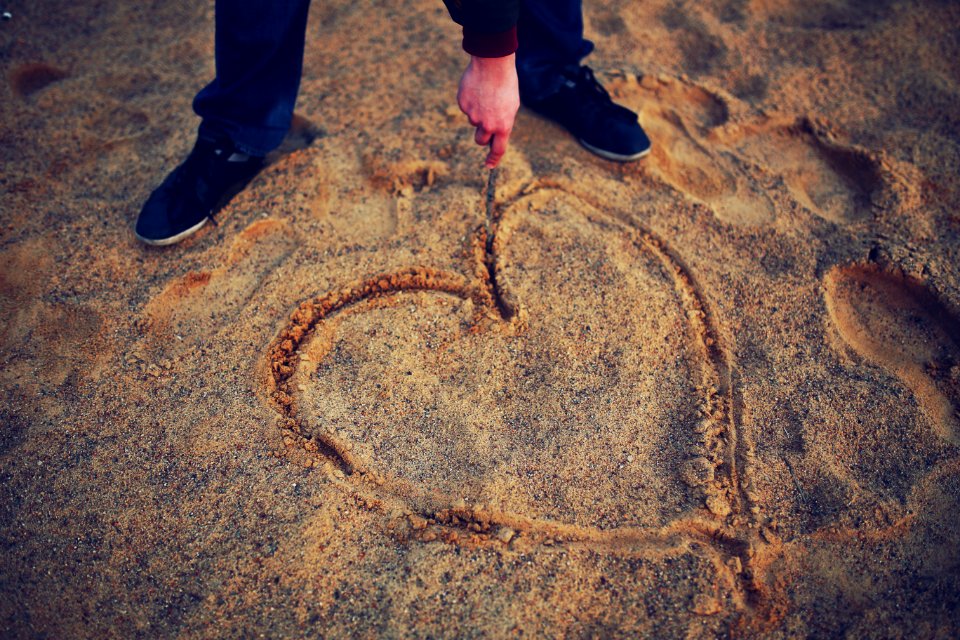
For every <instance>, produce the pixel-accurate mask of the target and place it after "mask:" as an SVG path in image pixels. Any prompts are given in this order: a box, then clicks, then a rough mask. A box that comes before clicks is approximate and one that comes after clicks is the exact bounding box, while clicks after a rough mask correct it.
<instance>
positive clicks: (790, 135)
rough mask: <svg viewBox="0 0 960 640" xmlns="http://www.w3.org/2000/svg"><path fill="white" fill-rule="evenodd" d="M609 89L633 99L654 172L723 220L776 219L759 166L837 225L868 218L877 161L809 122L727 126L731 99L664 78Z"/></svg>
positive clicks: (877, 181)
mask: <svg viewBox="0 0 960 640" xmlns="http://www.w3.org/2000/svg"><path fill="white" fill-rule="evenodd" d="M631 87H633V88H632V89H631ZM611 88H612V90H613V91H614V93H615V94H616V95H618V96H619V97H622V98H625V100H626V101H627V103H628V104H630V103H631V102H632V101H635V102H636V105H635V106H636V108H638V109H639V114H640V121H641V122H642V123H643V126H644V127H645V128H646V129H647V130H648V131H649V133H650V137H651V138H652V139H653V141H654V145H653V152H652V154H653V160H654V161H653V162H652V163H651V164H650V166H651V170H652V171H653V173H655V174H656V175H658V176H659V177H660V178H662V179H663V180H664V181H665V182H667V183H668V184H670V185H671V186H673V187H675V188H676V189H678V190H680V191H682V192H683V193H685V194H687V195H689V196H691V197H693V198H695V199H697V200H700V201H701V202H704V203H705V204H707V205H708V206H709V207H710V208H711V209H712V210H713V211H714V212H715V213H716V215H717V217H718V218H719V219H721V220H723V221H725V222H729V223H731V224H737V225H744V226H754V225H762V224H765V223H769V222H771V221H773V220H774V219H775V217H776V209H775V202H774V198H772V197H771V196H772V195H773V194H772V192H768V191H769V190H770V189H771V187H770V186H768V185H767V184H765V183H766V182H767V180H766V179H765V177H766V176H765V175H761V174H760V173H759V172H760V171H762V172H763V173H764V174H768V175H769V174H772V175H776V176H779V177H780V178H782V180H783V184H784V187H785V189H786V191H787V194H788V195H789V197H791V198H793V199H794V200H796V201H797V202H799V203H800V204H801V205H803V206H804V207H805V208H806V209H807V210H809V211H810V212H812V213H813V214H815V215H817V216H819V217H821V218H823V219H825V220H829V221H832V222H837V223H850V222H854V221H856V220H859V219H862V218H864V217H865V216H866V215H868V214H869V212H870V209H871V206H872V204H873V198H874V195H875V194H876V192H877V191H878V190H879V189H880V188H882V186H883V179H882V176H881V170H880V164H879V161H878V160H877V158H875V157H873V156H872V155H870V154H869V153H867V152H866V151H864V150H861V149H857V148H854V147H848V146H844V145H841V144H839V143H837V142H835V141H833V140H832V139H830V137H829V136H828V135H826V134H825V133H822V132H821V131H819V130H818V128H817V127H816V126H814V125H813V124H812V123H811V122H810V121H809V120H807V119H803V118H801V119H799V120H794V119H791V120H787V121H784V120H783V119H780V120H774V121H769V122H763V123H758V124H737V125H732V124H729V123H728V120H729V111H730V104H731V101H733V100H734V99H733V98H727V97H723V96H720V95H718V94H715V93H711V92H710V91H708V90H706V89H704V88H702V87H698V86H696V85H693V84H691V83H689V82H686V81H681V80H678V79H675V78H669V77H663V76H661V77H657V78H652V77H643V78H642V79H641V80H640V82H639V83H632V82H631V81H630V79H629V78H627V79H626V80H623V79H621V80H615V81H614V82H613V83H612V84H611ZM758 167H759V169H758ZM773 188H775V187H773Z"/></svg>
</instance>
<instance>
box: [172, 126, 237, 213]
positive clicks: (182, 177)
mask: <svg viewBox="0 0 960 640" xmlns="http://www.w3.org/2000/svg"><path fill="white" fill-rule="evenodd" d="M218 150H219V152H220V153H219V154H218V153H217V151H218ZM224 153H227V150H226V149H223V147H222V146H221V145H217V144H215V143H211V142H207V141H203V140H200V141H198V142H197V143H196V145H195V146H194V148H193V150H192V151H191V152H190V154H189V155H188V156H187V158H186V160H184V162H183V164H182V165H181V166H180V170H179V171H177V173H176V176H175V177H174V183H173V187H174V189H175V190H178V191H182V190H185V189H186V188H188V187H189V188H193V186H194V185H196V184H197V181H198V179H199V180H202V179H203V176H209V175H211V173H212V172H213V170H214V163H216V162H217V159H218V158H219V157H220V155H222V154H224ZM207 217H208V218H209V219H210V221H211V222H212V223H213V224H214V225H216V224H217V221H216V219H215V218H214V217H213V213H211V214H210V215H208V216H207Z"/></svg>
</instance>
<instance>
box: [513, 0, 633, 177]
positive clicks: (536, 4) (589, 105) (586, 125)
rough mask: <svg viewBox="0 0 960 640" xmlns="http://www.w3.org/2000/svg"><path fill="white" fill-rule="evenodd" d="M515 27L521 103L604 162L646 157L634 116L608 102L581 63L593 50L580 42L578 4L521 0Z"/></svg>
mask: <svg viewBox="0 0 960 640" xmlns="http://www.w3.org/2000/svg"><path fill="white" fill-rule="evenodd" d="M520 7H521V8H520V20H519V21H518V22H517V39H518V40H519V43H520V47H519V49H517V77H518V79H519V81H520V100H521V102H523V104H524V105H526V106H527V107H528V108H530V109H532V110H533V111H535V112H537V113H539V114H540V115H542V116H545V117H547V118H549V119H551V120H553V121H555V122H557V123H559V124H561V125H563V126H564V127H565V128H566V129H567V130H568V131H569V132H570V133H572V134H573V135H574V137H576V138H577V140H579V141H580V143H581V144H582V145H583V146H584V147H586V148H587V149H589V150H590V151H592V152H594V153H596V154H597V155H599V156H601V157H603V158H606V159H608V160H617V161H621V162H624V161H629V160H636V159H638V158H642V157H643V156H645V155H646V154H647V153H649V152H650V139H649V138H647V134H646V133H645V132H644V131H643V127H641V126H640V123H639V121H638V120H637V114H635V113H634V112H633V111H630V110H629V109H626V108H625V107H622V106H620V105H618V104H616V103H615V102H613V100H611V99H610V95H609V94H608V93H607V91H606V89H604V88H603V86H602V85H601V84H600V83H599V82H598V81H597V79H596V77H594V75H593V71H591V70H590V69H589V68H588V67H586V66H583V65H582V64H581V60H583V58H585V57H586V56H587V55H588V54H589V53H590V52H591V51H593V43H592V42H590V41H589V40H586V39H585V38H584V37H583V13H582V9H583V8H582V4H581V0H521V2H520Z"/></svg>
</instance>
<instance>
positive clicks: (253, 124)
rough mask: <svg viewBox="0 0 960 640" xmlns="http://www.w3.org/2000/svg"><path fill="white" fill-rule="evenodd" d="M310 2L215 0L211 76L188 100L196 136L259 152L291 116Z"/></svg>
mask: <svg viewBox="0 0 960 640" xmlns="http://www.w3.org/2000/svg"><path fill="white" fill-rule="evenodd" d="M309 7H310V0H242V1H241V0H217V2H216V41H215V47H216V66H217V77H216V78H215V79H214V80H213V81H212V82H211V83H210V84H208V85H207V86H206V87H204V88H203V89H202V90H201V91H200V93H198V94H197V96H196V98H195V99H194V101H193V109H194V111H196V113H197V115H199V116H200V117H201V118H203V121H202V123H201V125H200V136H201V137H202V138H204V137H205V138H214V137H221V136H226V137H228V138H229V139H230V140H231V141H232V142H233V144H234V145H235V146H236V148H237V149H239V150H240V151H242V152H244V153H248V154H250V155H255V156H264V155H266V154H267V153H268V152H269V151H271V150H273V149H274V148H276V147H277V146H278V145H279V144H280V142H281V141H282V140H283V137H284V136H285V135H286V133H287V130H288V129H289V128H290V121H291V118H292V117H293V106H294V103H295V102H296V99H297V91H298V90H299V88H300V74H301V72H302V70H303V48H304V37H305V33H306V28H307V13H308V10H309Z"/></svg>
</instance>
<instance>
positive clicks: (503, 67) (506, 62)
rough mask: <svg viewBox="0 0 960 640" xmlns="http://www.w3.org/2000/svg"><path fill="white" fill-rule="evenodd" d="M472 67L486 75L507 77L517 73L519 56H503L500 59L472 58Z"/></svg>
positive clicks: (513, 54)
mask: <svg viewBox="0 0 960 640" xmlns="http://www.w3.org/2000/svg"><path fill="white" fill-rule="evenodd" d="M470 65H471V66H472V67H474V68H475V69H476V70H477V71H480V72H481V73H483V74H484V75H507V74H511V73H516V68H517V54H515V53H511V54H510V55H506V56H501V57H499V58H483V57H481V56H470Z"/></svg>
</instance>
